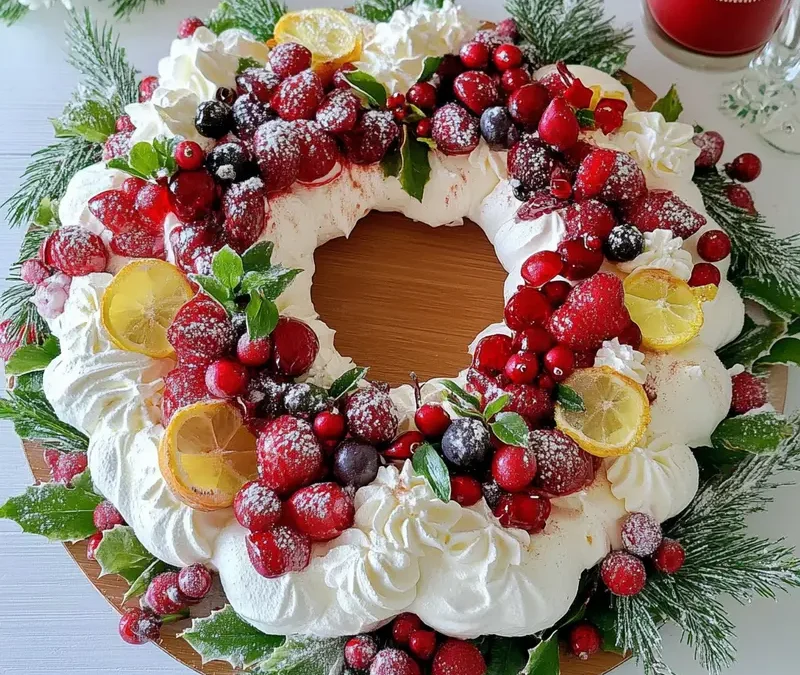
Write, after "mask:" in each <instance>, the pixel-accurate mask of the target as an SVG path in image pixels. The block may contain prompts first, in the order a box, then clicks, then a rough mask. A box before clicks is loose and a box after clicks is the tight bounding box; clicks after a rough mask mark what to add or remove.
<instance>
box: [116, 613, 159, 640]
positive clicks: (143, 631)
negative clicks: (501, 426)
mask: <svg viewBox="0 0 800 675" xmlns="http://www.w3.org/2000/svg"><path fill="white" fill-rule="evenodd" d="M119 635H120V637H121V638H122V639H123V640H125V642H127V643H128V644H129V645H143V644H144V643H145V642H150V641H151V640H154V641H155V640H158V639H159V638H160V637H161V619H159V618H158V616H156V615H155V614H154V613H153V612H151V611H150V610H149V609H140V608H139V607H134V608H133V609H129V610H127V611H126V612H125V613H124V614H123V615H122V618H121V619H120V620H119Z"/></svg>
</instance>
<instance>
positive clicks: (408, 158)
mask: <svg viewBox="0 0 800 675" xmlns="http://www.w3.org/2000/svg"><path fill="white" fill-rule="evenodd" d="M430 177H431V163H430V159H429V158H428V147H427V146H426V145H425V144H424V143H420V142H419V141H418V140H417V139H416V138H415V137H414V135H413V134H411V132H409V130H408V127H407V126H404V127H403V141H402V145H401V146H400V173H399V175H398V176H397V178H398V180H399V181H400V185H402V187H403V190H405V191H406V192H407V193H408V194H409V195H411V196H412V197H413V198H414V199H416V200H417V201H418V202H421V201H422V198H423V196H424V195H425V186H426V185H427V184H428V181H429V180H430Z"/></svg>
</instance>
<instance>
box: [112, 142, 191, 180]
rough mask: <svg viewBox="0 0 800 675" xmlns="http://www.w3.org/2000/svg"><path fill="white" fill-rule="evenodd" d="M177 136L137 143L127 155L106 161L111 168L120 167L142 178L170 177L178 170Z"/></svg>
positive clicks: (119, 168) (121, 169)
mask: <svg viewBox="0 0 800 675" xmlns="http://www.w3.org/2000/svg"><path fill="white" fill-rule="evenodd" d="M177 144H178V140H177V139H176V138H161V137H159V138H156V139H154V140H153V142H152V143H147V142H145V141H142V142H140V143H136V144H135V145H134V146H133V147H132V148H131V149H130V152H128V156H127V157H115V158H114V159H112V160H109V161H108V162H107V163H106V166H108V168H109V169H118V170H120V171H124V172H125V173H129V174H131V176H136V177H137V178H141V179H142V180H151V179H152V180H155V179H158V178H169V177H170V176H172V175H173V174H174V173H175V172H176V171H177V170H178V163H177V162H176V161H175V146H176V145H177Z"/></svg>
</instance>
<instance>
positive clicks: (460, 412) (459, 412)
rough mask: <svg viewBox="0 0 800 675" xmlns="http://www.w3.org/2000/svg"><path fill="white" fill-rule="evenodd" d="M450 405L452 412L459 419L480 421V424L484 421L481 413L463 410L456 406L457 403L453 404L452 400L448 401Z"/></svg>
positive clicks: (473, 410) (469, 409) (471, 409)
mask: <svg viewBox="0 0 800 675" xmlns="http://www.w3.org/2000/svg"><path fill="white" fill-rule="evenodd" d="M450 405H451V406H453V410H454V411H455V413H456V415H458V416H459V417H469V418H471V419H473V420H480V421H481V422H485V421H486V420H484V418H483V413H482V412H480V411H478V410H475V409H474V408H464V407H462V406H460V405H458V403H454V402H453V401H452V400H451V401H450Z"/></svg>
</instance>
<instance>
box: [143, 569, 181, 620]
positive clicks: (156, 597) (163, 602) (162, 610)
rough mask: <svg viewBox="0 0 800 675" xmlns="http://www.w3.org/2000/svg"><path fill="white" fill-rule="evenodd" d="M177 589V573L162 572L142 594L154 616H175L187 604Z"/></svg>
mask: <svg viewBox="0 0 800 675" xmlns="http://www.w3.org/2000/svg"><path fill="white" fill-rule="evenodd" d="M187 600H188V599H187V598H186V597H185V596H184V595H183V593H181V591H180V589H179V588H178V573H177V572H164V573H163V574H159V575H158V576H157V577H155V578H154V579H153V580H152V581H151V582H150V585H149V586H148V587H147V591H146V592H145V594H144V601H145V603H147V606H148V607H149V608H150V609H152V610H153V611H154V612H155V613H156V614H159V615H161V616H165V615H166V614H177V613H178V612H180V611H181V610H182V609H183V608H184V607H186V605H187V604H188V602H187Z"/></svg>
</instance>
